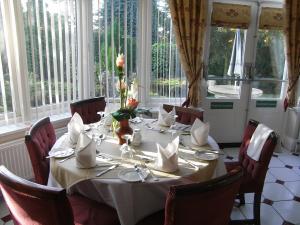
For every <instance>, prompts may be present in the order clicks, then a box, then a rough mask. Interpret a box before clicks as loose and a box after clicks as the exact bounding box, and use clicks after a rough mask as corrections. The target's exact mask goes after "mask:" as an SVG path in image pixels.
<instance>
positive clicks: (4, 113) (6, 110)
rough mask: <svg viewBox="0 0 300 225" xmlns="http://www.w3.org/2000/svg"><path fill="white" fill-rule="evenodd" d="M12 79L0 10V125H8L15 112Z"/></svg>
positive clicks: (0, 11)
mask: <svg viewBox="0 0 300 225" xmlns="http://www.w3.org/2000/svg"><path fill="white" fill-rule="evenodd" d="M11 85H12V82H11V79H10V73H9V67H8V59H7V52H6V42H5V37H4V28H3V19H2V9H1V10H0V124H2V122H3V123H8V118H9V117H10V116H9V114H11V113H12V112H14V107H13V101H12V92H11V88H12V87H11Z"/></svg>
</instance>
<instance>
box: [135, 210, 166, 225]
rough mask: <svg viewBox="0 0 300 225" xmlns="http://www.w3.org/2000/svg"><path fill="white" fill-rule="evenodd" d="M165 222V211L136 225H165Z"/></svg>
mask: <svg viewBox="0 0 300 225" xmlns="http://www.w3.org/2000/svg"><path fill="white" fill-rule="evenodd" d="M164 221H165V211H164V210H161V211H158V212H156V213H154V214H152V215H150V216H147V217H146V218H144V219H142V220H141V221H139V222H138V223H137V224H136V225H163V224H164Z"/></svg>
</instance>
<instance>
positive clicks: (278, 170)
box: [0, 148, 300, 225]
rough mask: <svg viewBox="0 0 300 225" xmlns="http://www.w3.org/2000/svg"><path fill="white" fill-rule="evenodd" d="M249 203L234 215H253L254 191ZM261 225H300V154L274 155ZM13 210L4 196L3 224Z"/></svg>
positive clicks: (233, 151) (232, 156)
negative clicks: (6, 204)
mask: <svg viewBox="0 0 300 225" xmlns="http://www.w3.org/2000/svg"><path fill="white" fill-rule="evenodd" d="M238 151H239V149H238V148H227V149H224V152H225V154H226V156H228V157H226V159H225V160H226V161H232V160H236V159H237V156H238ZM245 201H246V204H245V205H244V206H241V207H239V208H238V207H234V208H233V210H232V214H231V218H232V219H244V218H252V204H253V194H246V196H245ZM261 202H262V203H261V225H300V156H299V154H292V153H289V152H287V151H285V150H283V151H282V152H281V153H275V154H274V155H273V157H272V159H271V162H270V165H269V170H268V173H267V176H266V179H265V186H264V190H263V194H262V198H261ZM12 224H13V222H12V221H11V220H10V216H9V212H8V210H7V208H6V206H5V203H4V201H3V199H1V198H0V225H12Z"/></svg>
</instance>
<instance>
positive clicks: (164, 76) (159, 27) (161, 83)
mask: <svg viewBox="0 0 300 225" xmlns="http://www.w3.org/2000/svg"><path fill="white" fill-rule="evenodd" d="M152 7H153V10H152V76H151V93H150V96H151V97H153V98H165V97H168V98H175V97H176V98H181V97H182V98H185V97H186V93H187V82H186V77H185V75H184V71H183V68H182V67H181V64H180V59H179V54H178V51H177V47H176V41H175V36H174V33H173V29H172V21H171V14H170V10H169V7H168V4H167V1H166V0H155V1H152Z"/></svg>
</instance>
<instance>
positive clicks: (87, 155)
mask: <svg viewBox="0 0 300 225" xmlns="http://www.w3.org/2000/svg"><path fill="white" fill-rule="evenodd" d="M75 156H76V166H77V167H78V168H91V167H94V166H96V143H95V142H94V141H93V140H92V139H91V138H89V136H87V135H86V134H85V133H80V135H79V138H78V142H77V145H76V149H75Z"/></svg>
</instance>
